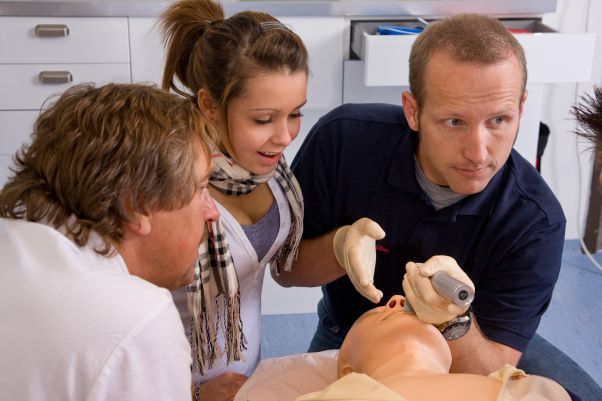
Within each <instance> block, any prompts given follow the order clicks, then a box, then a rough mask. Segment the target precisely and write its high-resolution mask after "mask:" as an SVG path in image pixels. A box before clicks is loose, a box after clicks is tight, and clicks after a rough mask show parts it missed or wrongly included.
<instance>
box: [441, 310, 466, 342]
mask: <svg viewBox="0 0 602 401" xmlns="http://www.w3.org/2000/svg"><path fill="white" fill-rule="evenodd" d="M470 323H471V318H470V312H469V313H467V314H466V315H465V316H458V317H457V318H455V319H454V320H451V321H449V322H447V323H446V324H444V326H443V327H440V328H439V330H441V334H443V337H444V338H445V339H446V340H448V341H451V340H456V339H458V338H460V337H462V336H463V335H464V334H466V333H468V330H470Z"/></svg>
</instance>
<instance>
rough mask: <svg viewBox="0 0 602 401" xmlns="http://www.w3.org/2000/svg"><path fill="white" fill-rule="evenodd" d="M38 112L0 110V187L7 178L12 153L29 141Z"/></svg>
mask: <svg viewBox="0 0 602 401" xmlns="http://www.w3.org/2000/svg"><path fill="white" fill-rule="evenodd" d="M38 114H39V112H38V111H34V110H21V111H0V188H2V186H3V185H4V183H5V182H6V179H7V178H8V175H9V169H8V167H9V165H10V164H11V163H12V157H13V155H14V154H15V152H16V151H17V150H19V149H20V148H21V146H22V145H23V144H24V143H27V142H28V141H29V136H30V134H31V131H32V127H33V123H34V121H35V119H36V118H37V116H38Z"/></svg>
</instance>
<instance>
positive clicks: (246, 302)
mask: <svg viewBox="0 0 602 401" xmlns="http://www.w3.org/2000/svg"><path fill="white" fill-rule="evenodd" d="M268 185H269V186H270V190H271V191H272V194H273V195H274V200H275V202H276V203H277V205H278V212H279V213H280V227H279V231H278V235H277V236H276V240H275V241H274V243H273V244H272V246H271V247H270V250H269V251H268V252H267V254H266V255H265V256H264V257H263V259H262V260H258V259H257V253H256V252H255V249H254V248H253V245H251V242H250V241H249V239H248V238H247V236H246V235H245V233H244V231H243V229H242V227H241V225H240V223H238V221H236V219H235V218H234V217H233V216H232V215H231V214H230V212H228V210H226V208H224V207H223V206H222V205H221V204H219V203H218V202H216V204H217V206H218V209H219V212H220V218H221V222H222V225H223V227H224V230H226V236H227V238H228V244H229V245H230V253H231V254H232V260H233V262H234V268H235V269H236V274H237V276H238V284H239V288H240V316H241V319H242V323H243V333H244V335H245V337H246V339H247V349H246V350H245V351H244V361H236V362H233V363H231V364H230V365H227V364H226V357H225V355H222V357H221V359H220V360H218V361H217V362H216V363H215V365H214V366H213V368H212V369H210V370H209V371H208V372H207V373H206V374H205V375H204V376H201V375H200V374H198V373H194V374H193V381H194V382H199V381H200V382H205V381H207V380H209V379H212V378H214V377H216V376H219V375H220V374H222V373H224V372H238V373H242V374H245V375H247V376H249V375H251V374H252V373H253V371H254V370H255V367H256V366H257V364H258V363H259V359H260V345H261V289H262V287H263V275H264V273H265V267H266V265H267V264H268V262H269V261H270V259H271V258H272V256H274V254H275V253H276V251H277V250H278V249H279V248H280V246H282V244H283V243H284V241H285V240H286V237H287V236H288V234H289V232H290V230H291V212H290V206H289V204H288V200H287V199H286V196H285V195H284V192H283V191H282V188H281V187H280V185H279V184H278V181H277V180H276V179H275V178H271V179H270V180H269V181H268ZM173 297H174V301H175V303H176V305H177V307H178V310H179V312H180V315H181V317H182V322H183V323H184V327H185V329H186V336H187V338H190V322H191V318H192V317H191V315H190V313H189V312H188V306H187V303H186V288H185V287H184V288H180V289H178V290H176V291H174V292H173ZM218 344H219V345H220V349H221V350H223V349H224V338H223V331H222V329H221V328H220V330H219V331H218Z"/></svg>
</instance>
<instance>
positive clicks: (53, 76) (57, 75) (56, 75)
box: [38, 71, 73, 84]
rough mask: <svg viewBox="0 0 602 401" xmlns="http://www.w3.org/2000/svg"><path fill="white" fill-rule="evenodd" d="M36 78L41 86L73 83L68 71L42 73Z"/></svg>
mask: <svg viewBox="0 0 602 401" xmlns="http://www.w3.org/2000/svg"><path fill="white" fill-rule="evenodd" d="M38 78H39V80H40V82H41V83H43V84H68V83H69V82H71V81H73V75H71V73H70V72H69V71H42V72H40V74H39V75H38Z"/></svg>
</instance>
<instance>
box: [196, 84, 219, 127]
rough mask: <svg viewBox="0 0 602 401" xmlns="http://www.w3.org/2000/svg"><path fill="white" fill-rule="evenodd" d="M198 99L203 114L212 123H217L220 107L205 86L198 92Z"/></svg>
mask: <svg viewBox="0 0 602 401" xmlns="http://www.w3.org/2000/svg"><path fill="white" fill-rule="evenodd" d="M197 99H198V100H197V101H198V103H199V104H198V106H199V109H201V112H202V113H203V116H205V118H207V119H208V120H209V121H211V122H212V123H215V122H216V121H217V117H218V108H217V104H215V101H214V100H213V97H212V96H211V95H210V94H209V92H207V91H206V90H205V89H204V88H201V89H199V92H198V93H197Z"/></svg>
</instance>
